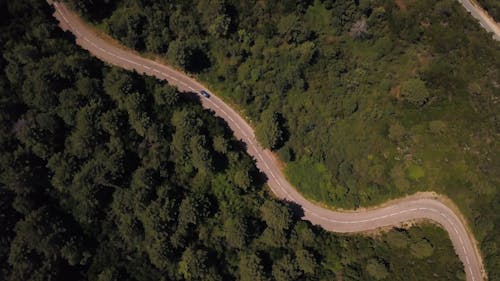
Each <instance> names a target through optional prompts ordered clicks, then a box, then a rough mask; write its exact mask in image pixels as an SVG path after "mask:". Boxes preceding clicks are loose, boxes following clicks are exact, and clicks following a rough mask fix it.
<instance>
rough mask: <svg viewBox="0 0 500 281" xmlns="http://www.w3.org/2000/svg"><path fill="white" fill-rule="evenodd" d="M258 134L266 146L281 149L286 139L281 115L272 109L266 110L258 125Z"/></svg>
mask: <svg viewBox="0 0 500 281" xmlns="http://www.w3.org/2000/svg"><path fill="white" fill-rule="evenodd" d="M256 135H257V138H258V139H259V140H260V142H261V143H262V145H263V146H264V147H265V148H270V149H272V150H277V149H279V148H280V147H281V146H282V145H283V143H284V141H285V131H284V129H283V124H282V121H281V120H280V115H279V114H278V113H277V112H274V111H272V110H266V111H264V112H263V113H262V116H261V119H260V122H259V124H258V125H257V128H256Z"/></svg>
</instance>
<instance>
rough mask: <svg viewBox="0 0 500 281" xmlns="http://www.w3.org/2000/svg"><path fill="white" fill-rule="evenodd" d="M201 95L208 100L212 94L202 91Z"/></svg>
mask: <svg viewBox="0 0 500 281" xmlns="http://www.w3.org/2000/svg"><path fill="white" fill-rule="evenodd" d="M200 94H201V95H202V96H204V97H206V98H207V99H208V98H209V97H210V94H209V93H207V91H204V90H201V91H200Z"/></svg>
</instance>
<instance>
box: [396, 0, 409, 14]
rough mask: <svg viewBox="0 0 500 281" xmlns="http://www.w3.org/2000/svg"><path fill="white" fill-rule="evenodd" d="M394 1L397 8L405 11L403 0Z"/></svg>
mask: <svg viewBox="0 0 500 281" xmlns="http://www.w3.org/2000/svg"><path fill="white" fill-rule="evenodd" d="M394 2H396V5H397V6H398V8H399V10H401V11H403V12H406V10H407V8H406V3H405V1H404V0H395V1H394Z"/></svg>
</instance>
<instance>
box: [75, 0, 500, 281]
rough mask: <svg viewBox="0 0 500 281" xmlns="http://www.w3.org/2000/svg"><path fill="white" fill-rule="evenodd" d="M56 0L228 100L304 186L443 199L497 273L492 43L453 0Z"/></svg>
mask: <svg viewBox="0 0 500 281" xmlns="http://www.w3.org/2000/svg"><path fill="white" fill-rule="evenodd" d="M69 2H70V3H71V4H72V5H73V7H74V8H76V9H77V10H79V11H80V12H81V14H82V15H84V16H85V17H86V18H87V19H88V20H89V21H91V22H93V23H94V24H95V25H96V27H97V28H99V29H100V30H102V31H103V32H106V33H108V34H110V35H111V36H113V37H114V38H116V39H118V40H119V41H121V42H122V43H124V44H125V45H127V46H128V47H130V48H133V49H136V50H138V51H140V52H143V53H147V54H148V55H157V56H159V57H160V58H163V59H164V60H166V61H167V62H169V63H170V64H174V65H177V66H178V67H179V68H182V69H184V70H185V71H187V72H190V73H193V74H195V75H197V76H198V77H199V78H200V79H201V80H202V81H204V82H205V83H207V84H208V85H210V86H211V88H212V89H213V90H214V91H215V92H216V93H218V94H220V95H221V96H222V97H224V98H225V99H226V100H228V101H229V102H230V103H232V104H236V105H237V106H239V107H240V109H241V111H242V113H243V114H245V115H246V117H247V119H248V120H250V121H251V122H252V123H253V124H254V126H255V128H256V129H257V136H258V137H259V139H260V140H261V142H262V143H263V144H264V145H265V146H267V147H269V148H271V149H273V150H274V151H276V153H277V154H278V155H279V156H280V158H281V159H282V160H283V161H285V163H286V170H287V173H288V175H289V178H290V180H291V181H292V182H293V183H294V184H295V185H296V186H297V188H298V189H299V190H300V191H301V192H302V193H303V194H304V195H306V196H307V197H308V198H310V199H312V200H315V201H320V202H322V203H326V204H328V205H330V206H334V207H341V208H357V207H359V206H366V205H374V204H377V203H380V202H383V201H385V200H387V199H389V198H396V197H399V196H402V195H405V194H411V193H414V192H416V191H423V190H433V191H436V192H439V193H442V194H445V195H447V196H449V197H451V199H452V200H453V201H454V202H456V203H457V204H458V205H459V207H460V209H461V210H462V212H463V213H464V214H465V215H466V217H467V218H468V220H469V222H470V223H471V225H472V228H473V230H474V231H475V235H476V237H477V239H478V240H479V242H480V244H481V248H482V251H483V255H484V257H485V260H486V263H487V270H488V272H489V273H490V274H491V278H492V279H500V256H499V251H498V245H499V243H500V237H499V236H498V235H497V233H496V231H495V230H497V229H499V228H500V210H499V207H500V190H499V188H498V186H500V173H498V171H499V170H500V158H499V157H498V155H500V142H499V141H498V136H499V133H500V131H499V130H500V124H499V122H500V118H499V114H498V112H500V102H499V99H500V80H499V77H500V73H499V70H500V48H499V43H498V42H496V41H493V40H492V39H491V34H487V33H486V32H485V31H484V30H483V29H482V28H481V27H480V26H479V24H478V23H477V22H476V20H475V19H473V18H472V17H470V16H469V15H468V13H467V12H466V10H465V9H464V8H463V7H462V6H461V5H460V4H459V3H458V1H455V0H440V1H435V0H362V1H354V0H339V1H332V0H324V1H320V0H315V1H312V0H310V1H308V0H304V1H237V0H218V1H207V0H194V1H145V0H142V1H139V0H123V1H118V0H116V1H107V2H106V4H105V5H101V6H100V8H99V9H95V6H92V5H88V4H87V3H90V2H87V1H83V0H71V1H69ZM481 2H484V4H485V7H494V6H496V4H495V3H497V2H498V1H486V0H484V1H481ZM486 2H487V3H486ZM488 3H489V4H488ZM488 9H490V8H488Z"/></svg>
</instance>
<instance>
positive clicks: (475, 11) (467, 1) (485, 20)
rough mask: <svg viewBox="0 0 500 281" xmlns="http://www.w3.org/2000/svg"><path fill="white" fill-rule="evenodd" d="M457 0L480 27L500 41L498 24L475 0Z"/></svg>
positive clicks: (499, 26)
mask: <svg viewBox="0 0 500 281" xmlns="http://www.w3.org/2000/svg"><path fill="white" fill-rule="evenodd" d="M458 2H460V4H462V6H464V8H465V9H466V10H467V12H469V13H470V14H471V16H472V17H473V18H475V19H476V20H478V21H479V24H480V25H481V27H483V28H484V29H485V30H486V31H488V32H491V33H493V39H495V40H497V41H500V24H498V23H497V22H496V21H495V20H494V19H493V18H492V17H491V16H490V15H489V14H488V12H486V11H485V10H484V9H483V8H482V7H481V6H480V5H479V4H478V3H477V2H476V0H458Z"/></svg>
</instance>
